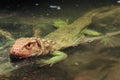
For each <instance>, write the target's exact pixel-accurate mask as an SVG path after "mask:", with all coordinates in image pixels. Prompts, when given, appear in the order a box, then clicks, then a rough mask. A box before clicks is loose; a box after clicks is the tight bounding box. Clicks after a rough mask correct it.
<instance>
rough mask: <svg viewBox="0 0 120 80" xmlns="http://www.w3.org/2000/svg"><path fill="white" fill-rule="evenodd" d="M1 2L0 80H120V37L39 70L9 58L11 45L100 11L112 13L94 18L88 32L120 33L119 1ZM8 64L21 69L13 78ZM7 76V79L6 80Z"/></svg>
mask: <svg viewBox="0 0 120 80" xmlns="http://www.w3.org/2000/svg"><path fill="white" fill-rule="evenodd" d="M0 2H1V3H0V4H1V5H0V49H1V50H0V80H120V76H119V74H120V64H119V63H120V43H119V41H120V34H117V35H115V36H112V37H110V40H109V39H106V40H109V44H107V43H103V42H102V41H101V40H95V41H92V42H87V43H83V44H79V45H78V46H75V47H69V48H65V49H63V51H64V52H65V53H66V54H67V55H68V58H67V59H65V60H64V61H61V62H59V63H56V64H54V65H53V66H52V67H50V66H49V65H48V66H43V67H40V66H39V65H35V64H33V63H32V62H34V58H33V59H32V58H30V59H27V60H26V61H25V60H22V61H21V60H20V61H13V62H10V56H9V54H10V52H9V50H10V48H11V46H12V44H11V43H10V42H11V41H14V40H16V39H17V38H20V37H33V36H37V37H44V36H46V35H47V34H49V33H51V32H54V31H55V30H57V29H58V28H61V27H64V26H66V25H69V24H72V23H73V22H74V21H76V20H77V19H78V18H79V17H81V16H82V15H84V14H85V13H87V12H89V11H91V10H92V9H95V8H100V7H106V6H107V7H108V9H106V10H103V11H102V12H100V13H98V14H97V15H95V16H94V17H93V18H92V23H91V24H90V25H88V26H87V27H88V28H90V29H93V30H96V31H98V32H101V33H103V34H106V33H112V32H117V31H119V30H120V6H119V5H120V1H119V0H76V1H67V0H46V1H39V0H31V1H24V0H16V1H14V0H6V1H0ZM86 21H87V20H86ZM74 26H76V25H74ZM64 35H65V34H64ZM86 36H87V37H90V36H88V35H86ZM92 37H94V36H92ZM9 43H10V44H9ZM5 45H7V46H5ZM35 59H36V58H35ZM8 62H10V64H13V65H14V66H18V67H20V68H18V69H15V70H12V71H11V72H10V73H8V72H9V70H11V67H9V66H8V65H9V64H8ZM6 63H7V64H6ZM4 64H6V65H5V66H8V67H7V68H6V67H5V66H2V65H4ZM4 67H5V68H4ZM7 71H8V72H7ZM4 72H6V73H7V74H5V75H3V74H4Z"/></svg>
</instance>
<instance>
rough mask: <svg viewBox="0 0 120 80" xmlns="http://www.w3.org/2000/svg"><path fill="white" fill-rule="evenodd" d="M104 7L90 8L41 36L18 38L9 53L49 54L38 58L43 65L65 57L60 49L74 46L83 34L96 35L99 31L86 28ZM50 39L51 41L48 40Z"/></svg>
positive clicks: (21, 55) (28, 55) (19, 54)
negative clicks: (74, 18)
mask: <svg viewBox="0 0 120 80" xmlns="http://www.w3.org/2000/svg"><path fill="white" fill-rule="evenodd" d="M103 9H104V8H100V9H95V10H92V11H90V12H88V13H86V14H84V15H83V16H82V17H80V18H78V19H77V20H76V21H74V22H73V23H72V24H70V25H67V26H65V27H61V28H59V29H57V30H56V31H54V32H52V33H50V34H48V35H47V36H45V37H44V39H41V38H20V39H18V40H16V42H15V44H14V45H13V47H12V48H11V51H10V52H11V55H12V56H17V57H19V58H27V57H31V56H40V55H46V54H51V55H53V57H52V58H50V59H47V60H43V59H42V60H38V61H37V63H38V64H39V63H40V64H41V63H42V64H43V65H48V64H50V65H52V64H54V63H57V62H59V61H61V60H64V59H65V58H66V57H67V54H65V53H63V52H61V51H59V50H60V49H63V48H66V47H70V46H76V45H78V44H79V42H80V41H82V40H83V39H84V38H85V35H84V34H88V35H94V36H98V35H101V34H100V33H99V32H96V31H93V30H88V29H86V28H87V26H88V25H90V24H91V22H92V17H93V16H94V15H95V14H97V13H98V12H99V11H101V10H103ZM50 40H52V41H50Z"/></svg>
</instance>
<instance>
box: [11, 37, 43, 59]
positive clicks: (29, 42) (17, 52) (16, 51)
mask: <svg viewBox="0 0 120 80" xmlns="http://www.w3.org/2000/svg"><path fill="white" fill-rule="evenodd" d="M37 53H39V54H41V49H40V46H39V45H38V43H37V40H36V39H34V38H19V39H17V40H16V42H15V43H14V45H13V47H12V48H11V50H10V55H11V56H15V57H19V58H26V57H30V56H34V55H36V54H37Z"/></svg>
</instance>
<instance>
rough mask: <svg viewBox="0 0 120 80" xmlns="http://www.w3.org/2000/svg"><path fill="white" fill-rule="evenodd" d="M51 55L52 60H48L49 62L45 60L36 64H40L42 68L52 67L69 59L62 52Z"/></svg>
mask: <svg viewBox="0 0 120 80" xmlns="http://www.w3.org/2000/svg"><path fill="white" fill-rule="evenodd" d="M51 55H53V57H52V58H50V59H47V60H45V59H42V60H37V61H36V64H40V66H44V65H50V66H52V65H53V64H55V63H57V62H60V61H62V60H64V59H66V58H67V54H65V53H64V52H61V51H54V52H53V53H51Z"/></svg>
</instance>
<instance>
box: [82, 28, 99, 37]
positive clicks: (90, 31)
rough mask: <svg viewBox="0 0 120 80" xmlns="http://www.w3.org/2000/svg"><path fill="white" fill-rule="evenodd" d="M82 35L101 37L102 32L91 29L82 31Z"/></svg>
mask: <svg viewBox="0 0 120 80" xmlns="http://www.w3.org/2000/svg"><path fill="white" fill-rule="evenodd" d="M82 33H83V34H87V35H89V36H99V35H101V33H100V32H97V31H94V30H91V29H84V30H83V31H82Z"/></svg>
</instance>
